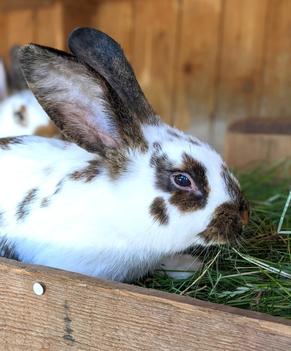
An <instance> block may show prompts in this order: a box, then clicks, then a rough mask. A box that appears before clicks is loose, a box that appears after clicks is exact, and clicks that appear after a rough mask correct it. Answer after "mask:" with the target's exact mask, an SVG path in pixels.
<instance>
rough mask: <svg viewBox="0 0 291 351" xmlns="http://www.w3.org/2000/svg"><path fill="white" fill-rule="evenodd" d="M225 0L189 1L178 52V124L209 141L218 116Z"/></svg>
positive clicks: (176, 93)
mask: <svg viewBox="0 0 291 351" xmlns="http://www.w3.org/2000/svg"><path fill="white" fill-rule="evenodd" d="M221 5H222V1H221V0H215V1H213V0H207V1H205V0H186V1H184V2H183V6H182V9H181V23H180V32H179V44H178V45H179V47H178V49H177V51H176V55H177V65H176V67H175V72H176V76H175V81H176V83H175V91H174V101H175V106H174V122H175V125H176V126H177V127H178V128H182V129H191V130H193V132H194V133H195V135H196V136H199V137H205V138H208V136H209V135H208V134H209V123H210V120H211V117H212V115H213V113H214V108H215V106H214V104H215V93H216V91H215V79H216V69H217V67H216V66H217V56H218V49H219V30H220V24H221V23H220V22H221V15H222V12H221V10H222V6H221Z"/></svg>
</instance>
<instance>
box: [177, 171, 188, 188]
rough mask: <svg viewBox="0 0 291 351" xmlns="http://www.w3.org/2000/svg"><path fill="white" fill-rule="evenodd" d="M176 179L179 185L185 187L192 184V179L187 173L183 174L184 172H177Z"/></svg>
mask: <svg viewBox="0 0 291 351" xmlns="http://www.w3.org/2000/svg"><path fill="white" fill-rule="evenodd" d="M174 179H175V183H176V184H177V185H179V186H183V187H185V186H191V181H190V179H189V178H188V177H187V176H186V175H185V174H182V173H180V174H177V175H175V177H174Z"/></svg>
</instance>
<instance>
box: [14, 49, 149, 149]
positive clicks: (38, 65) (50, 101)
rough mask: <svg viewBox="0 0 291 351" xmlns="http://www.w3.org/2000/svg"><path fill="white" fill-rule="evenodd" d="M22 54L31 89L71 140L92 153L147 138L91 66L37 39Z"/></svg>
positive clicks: (21, 60) (139, 142)
mask: <svg viewBox="0 0 291 351" xmlns="http://www.w3.org/2000/svg"><path fill="white" fill-rule="evenodd" d="M19 58H20V64H21V67H22V70H23V73H24V76H25V78H26V80H27V83H28V85H29V87H30V89H31V90H32V92H33V93H34V94H35V96H36V97H37V99H38V101H39V102H40V104H41V105H42V107H43V108H44V110H45V111H46V112H47V114H48V115H49V116H50V118H51V119H52V120H53V122H54V123H55V124H56V126H57V127H58V128H59V129H60V130H61V132H62V133H63V134H64V135H65V136H66V137H67V138H68V139H69V140H72V141H74V142H75V143H77V144H78V145H79V146H81V147H83V148H85V149H86V150H88V151H90V152H95V151H97V152H104V151H105V149H106V147H109V148H120V147H122V146H130V147H133V146H136V147H140V146H141V144H142V143H144V141H143V137H142V133H141V130H140V127H139V125H137V123H136V121H135V119H134V118H131V116H130V113H129V111H127V110H126V108H124V106H123V104H122V102H121V101H120V99H119V98H118V96H117V95H116V94H115V92H114V91H113V89H112V88H111V87H110V86H109V85H108V84H107V83H106V81H104V79H103V78H102V77H101V76H100V75H99V74H98V73H96V72H95V71H94V70H93V69H92V68H90V67H89V66H87V65H86V64H84V63H80V62H79V61H78V60H77V59H76V58H75V57H74V56H72V55H69V54H67V53H65V52H62V51H58V50H54V49H51V48H47V47H43V46H39V45H34V44H31V45H27V46H24V47H23V48H22V49H21V51H20V55H19Z"/></svg>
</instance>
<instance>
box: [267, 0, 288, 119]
mask: <svg viewBox="0 0 291 351" xmlns="http://www.w3.org/2000/svg"><path fill="white" fill-rule="evenodd" d="M264 63H265V66H264V81H263V90H262V97H261V106H260V116H264V117H269V116H272V117H290V116H291V104H290V100H291V70H290V67H291V1H289V0H270V1H269V9H268V18H267V30H266V50H265V62H264Z"/></svg>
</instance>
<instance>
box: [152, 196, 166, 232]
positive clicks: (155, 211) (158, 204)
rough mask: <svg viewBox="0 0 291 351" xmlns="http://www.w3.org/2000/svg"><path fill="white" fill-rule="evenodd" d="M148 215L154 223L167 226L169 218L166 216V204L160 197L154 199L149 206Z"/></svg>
mask: <svg viewBox="0 0 291 351" xmlns="http://www.w3.org/2000/svg"><path fill="white" fill-rule="evenodd" d="M150 214H151V215H152V216H153V218H154V219H155V221H157V222H159V223H160V224H162V225H164V224H168V223H169V216H168V214H167V207H166V202H165V200H164V199H163V198H162V197H156V198H155V199H154V201H153V202H152V204H151V206H150Z"/></svg>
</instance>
